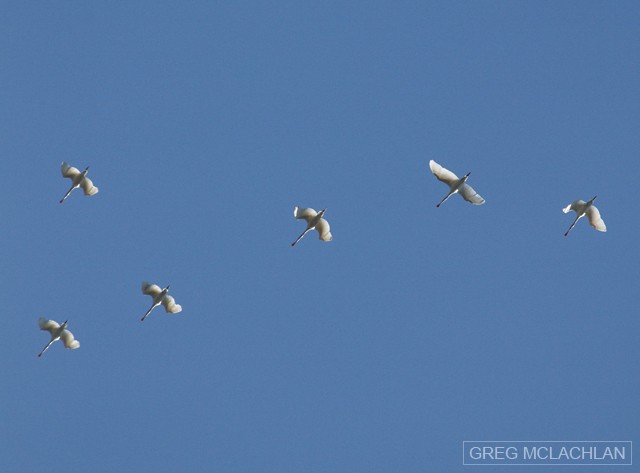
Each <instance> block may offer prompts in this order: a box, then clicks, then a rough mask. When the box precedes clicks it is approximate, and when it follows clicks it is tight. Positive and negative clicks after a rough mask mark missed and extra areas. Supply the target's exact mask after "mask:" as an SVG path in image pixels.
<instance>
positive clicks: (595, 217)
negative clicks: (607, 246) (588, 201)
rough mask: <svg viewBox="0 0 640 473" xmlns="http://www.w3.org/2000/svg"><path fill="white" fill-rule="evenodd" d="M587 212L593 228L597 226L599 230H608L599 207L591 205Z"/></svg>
mask: <svg viewBox="0 0 640 473" xmlns="http://www.w3.org/2000/svg"><path fill="white" fill-rule="evenodd" d="M585 213H586V214H587V217H589V223H590V224H591V226H592V227H593V228H595V229H596V230H598V231H599V232H606V231H607V226H606V225H605V224H604V220H602V217H600V211H598V209H597V208H596V207H595V206H594V205H590V206H589V208H588V209H587V210H586V211H585Z"/></svg>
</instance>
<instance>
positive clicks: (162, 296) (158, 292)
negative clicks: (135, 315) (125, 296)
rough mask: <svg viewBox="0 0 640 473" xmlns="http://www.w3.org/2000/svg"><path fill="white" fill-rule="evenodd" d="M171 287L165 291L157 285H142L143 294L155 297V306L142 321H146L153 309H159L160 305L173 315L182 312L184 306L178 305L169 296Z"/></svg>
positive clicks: (145, 283) (152, 306) (146, 283)
mask: <svg viewBox="0 0 640 473" xmlns="http://www.w3.org/2000/svg"><path fill="white" fill-rule="evenodd" d="M167 292H169V286H167V287H165V288H164V289H160V286H157V285H155V284H149V283H148V282H146V281H145V282H143V283H142V293H143V294H146V295H148V296H151V297H153V304H152V305H151V308H150V309H149V310H148V311H147V313H146V314H144V315H143V316H142V318H141V319H140V321H144V319H146V318H147V315H149V314H150V313H151V311H152V310H153V309H155V308H156V307H158V306H159V305H160V304H162V305H163V306H164V310H165V311H166V312H169V313H171V314H177V313H178V312H181V311H182V306H181V305H180V304H176V301H175V300H174V299H173V297H171V296H170V295H169V294H167Z"/></svg>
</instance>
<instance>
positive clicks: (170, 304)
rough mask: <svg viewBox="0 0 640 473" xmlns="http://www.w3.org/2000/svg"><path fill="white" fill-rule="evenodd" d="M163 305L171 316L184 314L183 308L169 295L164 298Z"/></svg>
mask: <svg viewBox="0 0 640 473" xmlns="http://www.w3.org/2000/svg"><path fill="white" fill-rule="evenodd" d="M162 305H163V306H164V309H165V311H167V312H169V313H171V314H177V313H178V312H182V306H181V305H180V304H176V301H175V299H174V298H173V297H171V296H170V295H168V294H167V295H165V296H164V297H163V298H162Z"/></svg>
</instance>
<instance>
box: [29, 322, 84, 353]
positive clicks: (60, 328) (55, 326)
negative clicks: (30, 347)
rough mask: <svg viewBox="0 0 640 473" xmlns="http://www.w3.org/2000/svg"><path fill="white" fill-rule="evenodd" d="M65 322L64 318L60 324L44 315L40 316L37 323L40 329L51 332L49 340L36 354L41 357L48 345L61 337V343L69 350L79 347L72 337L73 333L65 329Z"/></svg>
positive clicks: (78, 343)
mask: <svg viewBox="0 0 640 473" xmlns="http://www.w3.org/2000/svg"><path fill="white" fill-rule="evenodd" d="M67 322H69V321H68V320H65V321H64V322H63V323H62V325H60V324H59V323H58V322H56V321H55V320H48V319H45V318H44V317H40V319H39V320H38V325H40V330H46V331H47V332H49V333H50V334H51V340H49V343H47V344H46V346H45V347H44V348H43V349H42V351H41V352H40V353H38V356H39V357H41V356H42V354H43V353H44V352H45V351H47V350H48V349H49V347H50V346H51V345H52V344H53V342H57V341H58V340H60V339H62V343H64V346H65V347H66V348H70V349H71V350H75V349H76V348H79V347H80V342H79V341H78V340H76V339H75V338H73V334H72V333H71V332H69V331H68V330H67Z"/></svg>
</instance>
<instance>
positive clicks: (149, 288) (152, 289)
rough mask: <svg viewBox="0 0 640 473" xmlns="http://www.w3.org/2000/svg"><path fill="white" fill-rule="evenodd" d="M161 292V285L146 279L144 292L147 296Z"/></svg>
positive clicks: (143, 286) (153, 295) (143, 284)
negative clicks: (150, 282)
mask: <svg viewBox="0 0 640 473" xmlns="http://www.w3.org/2000/svg"><path fill="white" fill-rule="evenodd" d="M161 292H162V289H160V286H158V285H156V284H149V283H148V282H146V281H144V282H143V283H142V293H143V294H146V295H147V296H152V297H156V296H158V295H160V293H161Z"/></svg>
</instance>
